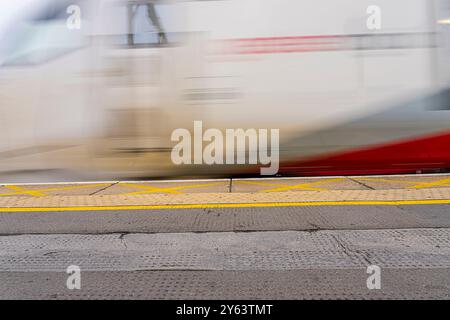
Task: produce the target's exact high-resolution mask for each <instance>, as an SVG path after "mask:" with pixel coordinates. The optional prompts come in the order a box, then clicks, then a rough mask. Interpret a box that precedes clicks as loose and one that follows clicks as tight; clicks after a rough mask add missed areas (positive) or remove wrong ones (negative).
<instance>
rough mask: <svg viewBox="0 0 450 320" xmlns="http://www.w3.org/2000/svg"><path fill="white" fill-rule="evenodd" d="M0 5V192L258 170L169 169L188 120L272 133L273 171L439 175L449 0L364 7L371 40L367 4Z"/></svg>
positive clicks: (151, 1)
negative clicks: (276, 142)
mask: <svg viewBox="0 0 450 320" xmlns="http://www.w3.org/2000/svg"><path fill="white" fill-rule="evenodd" d="M6 3H7V2H6V1H1V2H0V6H1V8H0V12H2V13H5V14H2V15H0V19H1V21H0V37H1V39H0V128H1V132H0V182H19V181H30V182H32V181H36V182H40V181H43V180H52V181H54V180H66V181H67V180H71V181H74V180H77V179H80V180H96V179H121V178H131V177H133V178H142V177H174V176H191V177H197V176H205V175H209V176H223V175H251V174H259V169H260V168H259V167H258V166H257V165H249V164H245V165H226V164H224V165H207V164H190V165H189V164H182V165H175V164H174V163H172V161H171V157H170V155H171V151H172V149H173V147H174V144H175V143H174V142H172V141H171V139H170V137H171V133H172V132H173V131H174V130H176V129H178V128H191V127H192V123H194V121H199V120H200V121H202V122H203V124H204V126H205V130H206V129H208V128H217V129H218V130H226V129H233V128H242V129H243V130H246V129H248V128H267V129H278V130H279V133H280V150H279V155H280V170H279V173H280V174H284V175H329V174H351V173H357V174H372V173H377V174H378V173H414V172H419V171H420V172H439V171H444V170H446V169H448V168H450V149H449V147H448V145H450V88H449V80H450V77H449V75H450V68H449V67H450V60H449V57H450V42H449V40H450V33H449V28H450V25H449V23H447V22H448V21H449V19H450V10H449V9H448V8H450V0H395V1H392V0H378V1H377V5H378V6H379V8H380V10H381V18H380V19H381V20H380V28H377V29H376V30H371V29H370V28H369V27H368V24H367V19H368V18H369V15H368V13H367V8H368V7H369V6H371V5H373V3H372V1H368V0H359V1H354V0H340V1H335V0H317V1H309V0H245V1H243V0H216V1H208V0H202V1H200V0H197V1H194V0H192V1H186V0H165V1H164V0H160V1H157V0H134V1H126V0H70V1H69V0H42V1H27V2H22V5H21V6H20V7H19V6H17V8H12V6H11V5H10V4H8V5H7V4H6ZM9 3H10V2H9ZM73 5H75V6H78V7H79V8H80V9H81V11H80V13H81V15H80V17H79V19H81V21H79V22H80V23H79V26H80V28H69V27H68V19H69V18H73V17H71V16H70V14H71V13H68V11H67V8H68V7H69V6H73ZM9 13H11V14H9ZM219 151H220V150H219ZM241 151H242V150H241ZM260 151H261V150H260ZM238 152H239V150H238ZM246 152H247V153H248V156H249V157H250V156H251V153H255V152H257V150H252V149H248V150H247V149H246ZM269 153H270V152H269Z"/></svg>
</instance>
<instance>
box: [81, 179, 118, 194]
mask: <svg viewBox="0 0 450 320" xmlns="http://www.w3.org/2000/svg"><path fill="white" fill-rule="evenodd" d="M119 182H120V181H117V182H114V183H111V184H110V185H109V186H106V187H104V188H101V189H99V190H97V191H94V192H92V193H91V194H89V195H90V196H93V195H95V194H97V193H99V192H102V191H103V190H106V189H108V188H111V187H112V186H115V185H116V184H118V183H119Z"/></svg>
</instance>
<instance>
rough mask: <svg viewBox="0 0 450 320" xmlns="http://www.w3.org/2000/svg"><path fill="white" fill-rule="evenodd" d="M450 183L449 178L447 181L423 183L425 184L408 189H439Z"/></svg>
mask: <svg viewBox="0 0 450 320" xmlns="http://www.w3.org/2000/svg"><path fill="white" fill-rule="evenodd" d="M449 183H450V178H447V179H442V180H438V181H432V182H423V183H420V184H417V185H415V186H412V187H408V188H412V189H423V188H429V187H438V186H441V187H444V186H448V184H449Z"/></svg>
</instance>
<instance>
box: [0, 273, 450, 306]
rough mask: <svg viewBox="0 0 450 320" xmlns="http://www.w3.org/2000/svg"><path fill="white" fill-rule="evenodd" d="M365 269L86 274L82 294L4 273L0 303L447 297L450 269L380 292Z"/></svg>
mask: <svg viewBox="0 0 450 320" xmlns="http://www.w3.org/2000/svg"><path fill="white" fill-rule="evenodd" d="M367 276H368V275H367V274H366V269H345V270H344V269H327V270H317V269H316V270H314V269H304V270H290V271H273V270H272V271H271V270H263V271H202V270H199V271H178V270H176V271H168V270H155V271H128V272H127V271H108V272H105V271H87V272H84V273H82V278H81V290H68V289H67V288H66V286H65V283H66V280H67V274H65V273H63V272H58V273H56V272H0V283H1V284H2V285H1V287H0V299H186V300H194V299H228V300H236V299H237V300H240V299H243V300H244V299H246V300H247V299H249V300H250V299H251V300H253V299H255V300H257V299H291V300H297V299H446V300H448V299H449V298H450V295H449V286H450V284H449V279H450V274H449V269H448V268H444V269H432V270H430V269H413V268H409V269H383V270H382V286H381V289H379V290H368V289H367V287H366V279H367Z"/></svg>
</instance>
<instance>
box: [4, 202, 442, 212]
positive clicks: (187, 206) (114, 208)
mask: <svg viewBox="0 0 450 320" xmlns="http://www.w3.org/2000/svg"><path fill="white" fill-rule="evenodd" d="M430 204H450V199H448V200H447V199H444V200H392V201H366V200H362V201H317V202H267V203H212V204H173V205H145V206H143V205H134V206H133V205H131V206H98V207H96V206H79V207H41V208H39V207H33V208H0V212H55V211H124V210H161V209H216V208H217V209H220V208H266V207H305V206H370V205H384V206H400V205H430Z"/></svg>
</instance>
